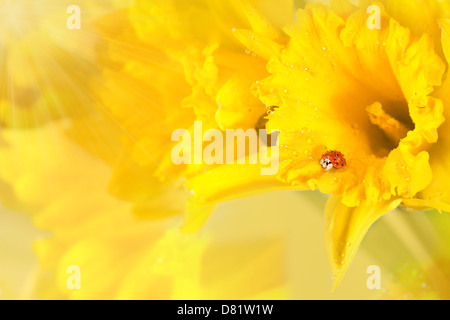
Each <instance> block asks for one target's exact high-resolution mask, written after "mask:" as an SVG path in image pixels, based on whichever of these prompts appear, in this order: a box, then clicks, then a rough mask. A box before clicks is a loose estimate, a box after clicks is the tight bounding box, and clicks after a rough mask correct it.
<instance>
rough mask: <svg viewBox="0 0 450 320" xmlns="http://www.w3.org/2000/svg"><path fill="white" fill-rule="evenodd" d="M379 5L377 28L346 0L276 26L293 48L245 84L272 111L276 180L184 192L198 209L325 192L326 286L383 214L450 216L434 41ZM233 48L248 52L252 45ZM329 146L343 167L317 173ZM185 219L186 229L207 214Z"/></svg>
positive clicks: (222, 175) (207, 177)
mask: <svg viewBox="0 0 450 320" xmlns="http://www.w3.org/2000/svg"><path fill="white" fill-rule="evenodd" d="M344 4H345V6H344ZM376 5H377V6H378V8H379V9H380V23H381V27H380V28H379V29H378V28H369V27H368V24H367V21H368V18H369V15H368V14H367V12H366V11H367V10H366V9H367V7H364V5H362V8H358V7H356V6H353V5H352V4H350V3H346V2H345V1H332V2H331V7H330V6H326V5H323V4H315V3H314V4H313V3H311V4H308V5H307V6H306V8H305V9H301V10H299V11H298V12H297V22H296V23H295V24H293V25H292V26H290V27H286V28H285V29H284V30H285V32H286V33H287V34H288V35H289V37H290V41H289V42H288V44H287V45H285V47H284V48H283V49H282V50H281V51H279V54H278V53H277V52H274V54H273V55H272V56H271V58H270V59H269V61H268V64H267V69H268V71H269V72H270V73H271V76H269V77H267V78H265V79H262V80H260V81H258V83H255V84H254V86H253V92H254V94H255V95H256V96H258V97H259V98H260V100H261V101H262V102H263V103H264V104H265V105H266V106H277V107H278V108H276V109H275V111H274V112H273V113H272V114H271V115H270V116H269V121H268V123H267V125H266V127H267V128H269V129H275V130H279V131H280V134H279V145H280V172H279V174H278V176H277V177H276V179H272V181H271V180H270V179H267V178H264V179H262V177H258V172H257V171H256V170H254V169H252V168H234V169H233V168H232V167H230V166H224V167H220V168H217V169H214V168H212V169H211V170H208V171H207V172H206V173H205V174H203V175H201V176H196V177H193V178H192V179H190V180H189V181H188V184H187V186H188V188H190V189H191V192H192V193H193V194H194V198H193V199H194V200H193V201H194V202H196V203H197V204H202V206H200V205H198V207H200V208H202V207H205V205H206V204H208V203H215V202H217V201H221V200H226V199H228V198H229V197H236V196H238V195H243V194H246V193H250V192H252V191H254V192H258V191H261V190H262V189H264V187H266V188H267V190H270V189H271V188H287V187H290V188H296V189H319V190H320V191H322V192H324V193H330V194H332V197H331V198H330V200H329V202H328V205H327V208H326V219H327V227H326V232H325V236H326V247H327V254H328V258H329V261H330V265H331V268H332V272H333V275H334V278H335V285H334V286H335V287H336V286H337V285H338V284H339V283H340V281H341V280H342V277H343V275H344V273H345V271H346V270H347V268H348V266H349V264H350V263H351V261H352V259H353V257H354V256H355V253H356V250H357V248H358V246H359V244H360V243H361V240H362V238H363V237H364V235H365V234H366V232H367V230H368V229H369V227H370V226H371V225H372V224H373V223H374V222H375V221H376V220H377V219H379V218H380V217H381V216H382V215H383V214H385V213H386V212H388V211H391V210H393V209H394V208H396V207H397V206H399V205H401V204H402V205H406V206H411V207H428V208H436V209H439V210H444V211H449V210H450V207H449V204H450V202H449V201H448V196H447V191H446V187H445V186H444V184H445V181H446V180H447V179H446V174H444V173H443V171H444V170H445V168H446V166H447V162H446V161H445V160H444V161H443V160H442V156H441V154H442V150H445V149H446V148H445V140H446V134H445V131H444V130H445V126H443V127H442V124H443V123H444V121H445V114H446V111H444V110H446V104H445V102H446V101H445V97H444V96H445V94H444V92H447V91H446V90H445V88H446V85H445V83H444V84H442V79H443V77H444V74H445V70H446V64H445V60H444V59H443V58H444V57H443V56H442V55H441V54H440V51H441V50H440V49H439V48H440V47H441V44H440V38H439V37H437V38H436V33H433V32H431V34H430V35H429V34H428V33H423V30H421V31H422V32H419V31H416V33H415V32H413V31H411V30H410V29H409V28H408V27H407V26H402V25H401V24H400V23H399V22H398V21H397V20H395V19H393V18H392V17H391V16H390V15H389V14H388V13H387V12H386V11H385V10H384V8H383V5H382V4H381V3H378V4H376ZM398 5H401V4H398ZM394 8H397V7H395V6H394ZM397 13H398V12H397ZM441 13H442V12H441ZM404 15H407V13H404ZM435 18H437V17H435ZM445 21H446V20H442V22H441V25H443V28H444V39H443V40H444V45H443V48H444V51H445V49H446V48H445V47H446V45H445V40H446V39H445V35H446V33H445ZM240 40H241V41H242V43H243V44H244V45H245V46H246V47H251V48H255V47H258V46H259V45H260V44H261V42H260V41H259V40H255V39H254V38H252V37H247V38H241V39H240ZM436 40H438V41H436ZM435 48H436V49H435ZM441 85H442V87H441V88H440V90H436V92H435V87H439V86H441ZM438 130H441V131H438ZM330 150H337V151H339V152H341V153H342V154H344V156H345V159H346V162H347V166H346V167H344V168H341V169H332V170H330V171H326V170H324V169H323V168H322V167H321V165H320V163H319V161H320V159H321V157H322V156H323V155H324V154H325V153H326V152H327V151H330ZM438 150H439V151H438ZM444 159H445V157H444ZM280 182H281V183H282V184H283V185H282V186H280ZM188 213H189V214H190V215H189V216H188V217H187V218H188V220H187V223H188V224H190V225H192V224H194V225H198V224H199V223H201V222H202V221H204V219H205V215H207V214H208V212H204V211H198V212H188Z"/></svg>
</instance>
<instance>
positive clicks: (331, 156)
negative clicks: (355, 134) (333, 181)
mask: <svg viewBox="0 0 450 320" xmlns="http://www.w3.org/2000/svg"><path fill="white" fill-rule="evenodd" d="M320 165H321V166H322V168H324V169H325V170H326V171H329V170H330V169H331V168H336V169H339V168H343V167H345V166H346V165H347V162H346V161H345V158H344V155H343V154H342V153H340V152H339V151H328V152H327V153H325V154H324V155H323V156H322V158H321V159H320Z"/></svg>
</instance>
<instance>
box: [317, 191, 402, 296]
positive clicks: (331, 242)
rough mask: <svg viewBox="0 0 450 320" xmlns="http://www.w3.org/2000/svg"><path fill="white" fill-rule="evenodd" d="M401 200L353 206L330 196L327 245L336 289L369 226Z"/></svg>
mask: <svg viewBox="0 0 450 320" xmlns="http://www.w3.org/2000/svg"><path fill="white" fill-rule="evenodd" d="M400 203H401V199H398V200H393V201H385V202H380V203H379V204H376V205H373V204H372V203H367V202H362V203H361V204H360V205H359V206H357V207H353V208H352V207H348V206H346V205H344V204H342V198H341V197H339V196H331V197H330V199H329V200H328V203H327V206H326V209H325V221H326V228H325V246H326V251H327V257H328V263H329V264H330V267H331V272H332V274H333V280H334V283H333V290H334V289H336V288H337V286H338V285H339V283H340V282H341V281H342V278H343V277H344V275H345V272H346V271H347V269H348V268H349V266H350V263H351V262H352V261H353V258H354V256H355V255H356V251H357V250H358V248H359V245H360V244H361V241H362V239H363V237H364V235H365V234H366V233H367V230H369V228H370V226H371V225H372V224H373V223H374V222H375V221H377V220H378V219H379V218H380V217H381V216H382V215H383V214H385V213H387V212H389V211H391V210H394V209H395V208H396V207H397V206H398V205H399V204H400Z"/></svg>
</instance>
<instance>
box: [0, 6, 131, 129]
mask: <svg viewBox="0 0 450 320" xmlns="http://www.w3.org/2000/svg"><path fill="white" fill-rule="evenodd" d="M127 2H128V3H130V1H118V0H114V1H103V0H102V1H90V0H83V1H78V2H77V5H78V6H80V7H82V8H83V14H82V16H81V20H82V24H81V29H80V30H69V29H68V27H67V23H66V20H67V19H68V18H69V17H70V14H65V13H66V11H67V9H68V8H69V7H70V6H71V5H73V1H68V0H62V1H61V0H42V1H29V0H1V1H0V52H1V59H0V70H1V71H0V81H1V83H2V87H1V90H0V109H1V110H0V123H1V125H2V126H6V127H8V126H12V127H21V128H24V127H25V128H26V127H34V126H36V125H40V124H42V123H45V122H47V121H49V120H52V119H58V118H63V117H66V116H80V115H82V114H86V113H88V112H89V111H90V110H91V109H90V107H91V106H92V99H91V97H90V96H91V93H90V89H89V82H90V81H91V79H92V78H93V77H95V76H98V75H99V69H98V66H97V65H96V46H97V45H98V44H99V42H101V41H102V40H101V38H99V32H98V31H97V30H96V28H95V27H94V26H93V24H92V23H93V21H94V20H95V19H98V17H100V16H101V15H103V14H105V13H107V12H111V11H112V10H117V8H119V7H120V6H124V5H126V4H127Z"/></svg>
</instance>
